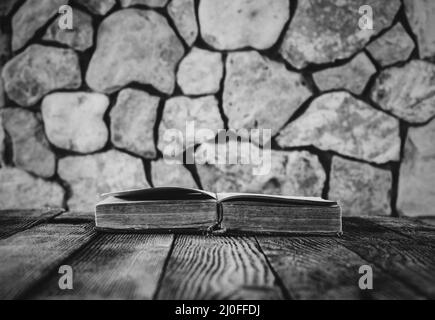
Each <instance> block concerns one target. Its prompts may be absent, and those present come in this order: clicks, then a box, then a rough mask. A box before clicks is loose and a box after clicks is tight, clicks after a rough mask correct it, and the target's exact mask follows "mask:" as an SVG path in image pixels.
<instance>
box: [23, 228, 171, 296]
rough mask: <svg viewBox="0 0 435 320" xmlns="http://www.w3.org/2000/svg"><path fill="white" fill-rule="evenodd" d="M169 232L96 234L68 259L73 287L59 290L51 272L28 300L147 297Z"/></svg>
mask: <svg viewBox="0 0 435 320" xmlns="http://www.w3.org/2000/svg"><path fill="white" fill-rule="evenodd" d="M172 241H173V236H172V235H145V234H121V235H111V234H100V235H98V236H97V237H96V239H94V241H92V242H91V243H89V244H88V245H86V247H84V248H83V250H81V251H80V252H79V253H78V254H77V255H74V256H73V257H71V258H70V259H68V260H67V261H66V262H65V264H68V265H70V266H71V267H72V269H73V280H74V281H73V283H74V287H73V290H60V289H59V286H58V281H59V277H60V275H59V274H58V273H57V272H54V273H53V274H51V275H50V277H49V278H48V279H47V281H45V283H44V284H43V286H42V287H41V288H40V289H38V290H35V291H34V292H31V293H29V294H28V295H27V296H26V298H31V299H151V298H152V297H153V295H154V293H155V291H156V289H157V285H158V281H159V278H160V276H161V273H162V270H163V266H164V263H165V260H166V259H167V256H168V253H169V251H170V248H171V245H172Z"/></svg>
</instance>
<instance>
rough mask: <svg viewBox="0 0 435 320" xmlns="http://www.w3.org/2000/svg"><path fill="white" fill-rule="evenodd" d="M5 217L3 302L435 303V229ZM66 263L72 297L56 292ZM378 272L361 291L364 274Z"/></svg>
mask: <svg viewBox="0 0 435 320" xmlns="http://www.w3.org/2000/svg"><path fill="white" fill-rule="evenodd" d="M60 213H61V211H59V210H51V211H47V210H35V211H4V212H0V226H1V227H0V259H1V260H0V298H2V299H16V298H18V299H29V298H30V299H51V298H55V299H59V298H60V299H93V298H109V299H262V300H263V299H385V298H392V299H407V298H411V299H427V298H432V299H433V298H435V241H434V240H435V226H434V225H430V224H426V223H424V222H422V221H418V220H412V219H405V218H401V219H399V218H357V217H355V218H345V219H344V235H343V236H342V237H341V238H338V237H336V238H334V237H270V236H268V237H265V236H257V237H252V236H250V237H226V236H213V237H211V236H201V235H172V234H161V235H150V234H102V233H96V232H95V231H94V230H93V223H92V220H90V219H89V218H90V217H91V216H90V215H88V214H78V213H63V214H60ZM61 265H70V266H71V267H72V269H73V285H74V288H73V290H61V289H59V285H58V281H59V278H60V277H61V274H59V273H58V270H59V267H60V266H61ZM362 265H369V266H371V267H372V269H373V286H374V288H373V290H361V289H360V288H359V286H358V280H359V278H360V277H361V274H359V273H358V270H359V268H360V266H362Z"/></svg>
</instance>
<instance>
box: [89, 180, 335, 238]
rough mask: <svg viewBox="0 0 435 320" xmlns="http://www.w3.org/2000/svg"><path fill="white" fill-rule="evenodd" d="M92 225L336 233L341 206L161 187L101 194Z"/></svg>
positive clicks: (311, 200) (102, 227) (135, 228)
mask: <svg viewBox="0 0 435 320" xmlns="http://www.w3.org/2000/svg"><path fill="white" fill-rule="evenodd" d="M102 197H103V200H102V201H100V202H99V203H97V205H96V207H95V223H96V228H97V229H98V230H104V231H155V232H160V231H167V232H177V231H186V232H192V231H199V232H216V233H225V232H227V233H238V232H241V233H260V234H261V233H264V234H294V233H297V234H340V233H341V232H342V227H341V209H340V207H339V205H338V204H337V202H334V201H329V200H323V199H321V198H307V197H286V196H275V195H264V194H249V193H211V192H207V191H203V190H196V189H187V188H178V187H163V188H149V189H140V190H129V191H121V192H113V193H107V194H103V195H102Z"/></svg>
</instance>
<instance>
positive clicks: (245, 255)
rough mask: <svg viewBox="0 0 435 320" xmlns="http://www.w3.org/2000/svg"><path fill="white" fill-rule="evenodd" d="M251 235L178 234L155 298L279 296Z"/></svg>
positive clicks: (270, 273)
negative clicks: (237, 236) (208, 235)
mask: <svg viewBox="0 0 435 320" xmlns="http://www.w3.org/2000/svg"><path fill="white" fill-rule="evenodd" d="M282 297H283V296H282V293H281V290H280V288H279V287H278V286H277V285H276V281H275V277H274V275H273V273H272V270H271V269H270V268H269V266H268V264H267V262H266V259H265V257H264V255H263V254H262V253H261V252H260V250H259V248H258V245H257V243H256V241H255V240H254V239H252V238H245V237H239V238H233V237H206V236H179V237H177V240H176V242H175V246H174V250H173V252H172V255H171V257H170V259H169V262H168V266H167V269H166V273H165V275H164V277H163V280H162V287H161V288H160V291H159V292H158V295H157V298H158V299H177V300H178V299H204V300H205V299H281V298H282Z"/></svg>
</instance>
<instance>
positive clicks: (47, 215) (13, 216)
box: [0, 209, 64, 240]
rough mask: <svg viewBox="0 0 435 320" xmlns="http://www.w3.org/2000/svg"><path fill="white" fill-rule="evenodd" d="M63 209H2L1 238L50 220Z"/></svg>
mask: <svg viewBox="0 0 435 320" xmlns="http://www.w3.org/2000/svg"><path fill="white" fill-rule="evenodd" d="M63 211H64V210H63V209H40V210H2V211H0V240H1V239H6V238H8V237H10V236H12V235H14V234H16V233H18V232H21V231H24V230H27V229H30V228H32V227H34V226H36V225H38V224H41V223H44V222H46V221H49V220H51V219H53V218H54V217H56V216H58V215H59V214H61V213H62V212H63Z"/></svg>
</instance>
